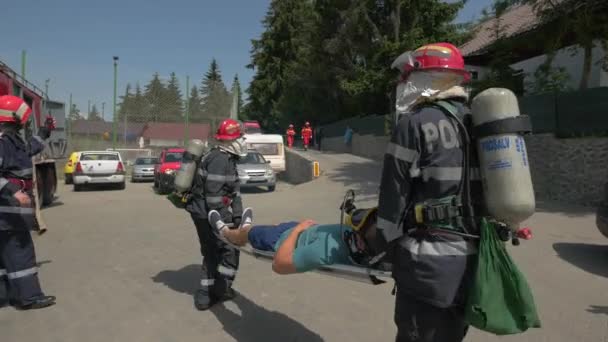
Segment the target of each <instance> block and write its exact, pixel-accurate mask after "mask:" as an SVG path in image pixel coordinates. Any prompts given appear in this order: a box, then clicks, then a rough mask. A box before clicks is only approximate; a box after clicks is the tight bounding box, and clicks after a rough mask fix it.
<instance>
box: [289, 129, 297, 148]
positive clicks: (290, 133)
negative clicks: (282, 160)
mask: <svg viewBox="0 0 608 342" xmlns="http://www.w3.org/2000/svg"><path fill="white" fill-rule="evenodd" d="M295 137H296V130H295V129H294V128H293V124H290V125H289V128H287V146H288V147H289V148H292V147H293V140H294V138H295Z"/></svg>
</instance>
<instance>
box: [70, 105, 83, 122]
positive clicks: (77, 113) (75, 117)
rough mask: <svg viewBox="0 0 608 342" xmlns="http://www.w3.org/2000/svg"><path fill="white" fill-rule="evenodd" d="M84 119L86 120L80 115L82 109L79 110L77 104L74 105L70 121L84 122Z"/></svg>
mask: <svg viewBox="0 0 608 342" xmlns="http://www.w3.org/2000/svg"><path fill="white" fill-rule="evenodd" d="M83 119H84V117H83V116H82V114H81V113H80V109H78V107H77V106H76V104H75V103H74V104H72V108H71V109H70V114H69V115H68V120H71V121H75V120H83Z"/></svg>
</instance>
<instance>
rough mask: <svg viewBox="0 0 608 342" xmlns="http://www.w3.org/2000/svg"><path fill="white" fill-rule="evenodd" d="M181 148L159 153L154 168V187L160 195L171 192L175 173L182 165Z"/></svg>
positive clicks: (182, 150)
mask: <svg viewBox="0 0 608 342" xmlns="http://www.w3.org/2000/svg"><path fill="white" fill-rule="evenodd" d="M185 151H186V150H185V149H183V148H169V149H165V150H163V151H162V152H161V154H160V157H159V159H158V164H157V165H156V166H155V167H154V187H155V188H156V189H157V190H158V192H159V193H161V194H166V193H168V192H170V191H171V190H173V184H174V181H175V173H176V172H177V170H179V168H180V167H181V165H182V156H183V155H184V152H185Z"/></svg>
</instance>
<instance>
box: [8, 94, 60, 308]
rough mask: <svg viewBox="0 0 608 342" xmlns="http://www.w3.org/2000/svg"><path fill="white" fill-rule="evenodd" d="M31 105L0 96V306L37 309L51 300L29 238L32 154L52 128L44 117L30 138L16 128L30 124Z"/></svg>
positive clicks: (32, 226) (32, 222) (33, 221)
mask: <svg viewBox="0 0 608 342" xmlns="http://www.w3.org/2000/svg"><path fill="white" fill-rule="evenodd" d="M31 113H32V110H31V109H30V107H29V106H28V105H27V103H25V101H23V100H22V99H21V98H19V97H16V96H9V95H6V96H0V132H1V135H0V306H4V305H7V304H9V303H10V304H11V305H13V306H15V307H16V308H18V309H21V310H28V309H39V308H44V307H47V306H50V305H53V304H55V297H53V296H47V295H45V294H44V293H43V292H42V289H41V288H40V282H39V280H38V268H37V264H36V253H35V250H34V242H33V241H32V236H31V235H30V231H32V230H36V229H38V227H37V224H36V218H35V211H34V210H35V209H34V208H35V206H34V205H33V201H34V197H33V192H32V178H33V172H34V169H33V165H32V156H34V155H36V154H38V153H40V152H42V150H43V149H44V140H45V139H48V138H49V137H50V135H51V131H52V130H53V129H54V128H55V121H54V119H53V118H51V117H49V118H48V119H47V120H46V122H45V125H44V126H43V127H41V128H40V129H39V131H38V135H37V136H36V135H34V136H33V137H32V138H31V139H28V140H29V141H26V140H24V139H23V138H22V137H21V135H20V133H19V132H20V131H21V130H22V129H23V128H24V127H25V126H26V125H27V124H28V123H29V121H28V120H29V117H30V115H31Z"/></svg>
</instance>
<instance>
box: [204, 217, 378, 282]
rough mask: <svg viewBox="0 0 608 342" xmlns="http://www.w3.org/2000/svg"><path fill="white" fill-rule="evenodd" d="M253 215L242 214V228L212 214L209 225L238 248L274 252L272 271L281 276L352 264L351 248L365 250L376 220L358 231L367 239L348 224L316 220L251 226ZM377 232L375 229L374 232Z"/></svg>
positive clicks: (369, 221) (370, 221)
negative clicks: (318, 221) (243, 247)
mask: <svg viewBox="0 0 608 342" xmlns="http://www.w3.org/2000/svg"><path fill="white" fill-rule="evenodd" d="M252 216H253V215H252V212H251V209H249V208H247V209H245V210H244V211H243V219H242V222H243V223H242V225H241V227H239V228H238V229H229V228H228V227H227V226H226V225H225V224H224V222H222V221H221V216H220V215H219V213H217V212H214V211H211V212H210V213H209V222H210V223H212V225H215V227H216V228H217V230H218V233H219V235H220V237H221V238H223V239H225V240H226V241H227V242H228V243H231V244H233V245H236V246H244V245H245V244H247V243H249V244H251V246H252V247H253V248H254V249H257V250H262V251H268V252H275V256H274V260H273V264H272V269H273V270H274V271H275V272H276V273H279V274H290V273H301V272H307V271H311V270H314V269H317V268H320V267H322V266H328V265H333V264H343V265H352V264H353V261H352V260H351V246H349V243H348V242H347V241H352V242H353V243H354V244H355V247H358V248H361V249H362V250H363V249H365V246H366V244H365V240H367V236H365V235H367V234H366V233H369V232H371V231H372V230H371V229H368V228H369V226H372V225H373V226H375V222H374V221H375V220H368V222H367V224H366V226H368V227H364V229H361V230H359V232H360V233H361V232H365V233H364V234H362V235H363V236H365V238H362V237H359V236H360V234H354V230H353V229H352V228H351V227H350V226H349V225H340V224H317V223H316V222H314V221H313V220H304V221H302V222H285V223H280V224H277V225H270V226H260V225H256V226H253V225H252ZM374 231H375V229H374Z"/></svg>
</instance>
